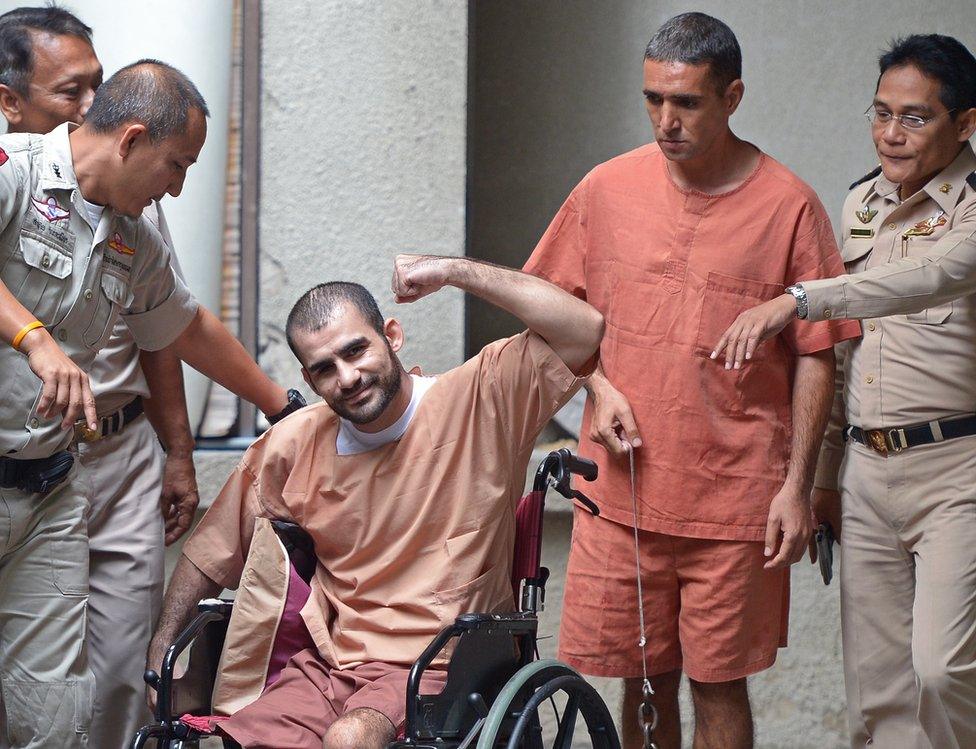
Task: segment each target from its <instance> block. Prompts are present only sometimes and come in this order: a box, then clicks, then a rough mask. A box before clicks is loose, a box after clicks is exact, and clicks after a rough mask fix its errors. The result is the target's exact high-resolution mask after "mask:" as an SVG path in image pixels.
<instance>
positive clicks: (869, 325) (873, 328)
mask: <svg viewBox="0 0 976 749" xmlns="http://www.w3.org/2000/svg"><path fill="white" fill-rule="evenodd" d="M877 327H878V326H877V325H875V324H874V323H873V322H869V323H868V330H870V331H874V330H876V329H877Z"/></svg>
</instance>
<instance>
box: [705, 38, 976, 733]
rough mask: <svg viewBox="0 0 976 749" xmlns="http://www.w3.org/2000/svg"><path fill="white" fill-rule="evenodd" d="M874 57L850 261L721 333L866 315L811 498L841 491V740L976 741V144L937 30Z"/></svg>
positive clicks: (963, 82) (950, 55)
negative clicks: (844, 714)
mask: <svg viewBox="0 0 976 749" xmlns="http://www.w3.org/2000/svg"><path fill="white" fill-rule="evenodd" d="M880 63H881V73H882V74H881V77H880V79H879V85H878V90H877V93H876V95H875V99H874V103H873V105H872V107H871V108H870V109H869V111H868V116H869V117H870V118H871V121H872V134H873V137H874V141H875V145H876V148H877V152H878V156H879V158H880V160H881V167H879V169H877V170H875V172H872V173H871V174H869V175H867V176H866V177H865V178H864V179H863V180H861V181H860V182H858V183H856V184H855V185H853V186H852V190H851V193H850V195H849V196H848V198H847V202H846V203H845V206H844V215H843V240H844V243H843V251H842V254H843V257H844V260H845V262H846V264H847V270H848V271H849V272H850V273H853V274H854V275H847V276H840V277H838V278H836V279H830V280H826V281H811V282H804V283H803V284H802V288H800V289H794V294H795V296H791V295H784V297H780V298H778V299H775V300H773V301H772V302H769V303H767V304H765V305H762V306H760V307H757V308H755V309H753V310H750V311H749V312H746V313H743V315H742V316H740V318H739V319H738V320H737V321H736V322H735V323H734V324H733V326H732V328H730V331H729V332H727V333H726V336H725V337H723V341H722V344H721V345H722V346H726V347H728V346H732V348H733V349H736V350H737V349H738V346H739V343H740V342H741V341H750V339H752V340H751V341H750V343H749V345H748V346H746V348H749V347H751V346H752V345H754V342H755V341H756V340H758V339H761V338H764V337H767V333H768V332H769V331H770V330H774V329H776V328H777V327H778V326H780V327H781V326H782V324H785V320H787V319H788V318H789V317H790V315H795V314H800V316H804V312H806V313H807V314H806V317H807V318H809V319H813V320H816V319H824V318H828V317H831V318H837V317H843V318H857V319H861V320H863V334H864V335H863V339H862V340H861V341H857V342H853V343H850V342H849V343H847V344H844V346H846V347H847V350H846V352H844V355H843V358H844V359H845V360H846V361H845V364H844V367H843V378H842V379H841V380H840V382H841V383H842V384H843V385H844V386H845V387H844V391H843V393H842V394H841V393H838V396H839V398H841V397H842V398H843V402H841V401H838V402H837V403H836V404H835V410H834V414H835V416H834V418H833V419H832V424H831V427H830V428H829V429H828V434H827V440H826V442H825V446H824V448H823V451H822V454H821V460H820V466H819V471H818V476H817V482H816V485H817V487H818V490H817V491H816V492H815V496H814V509H815V511H816V512H818V515H819V516H820V517H822V518H829V517H830V516H834V517H836V515H837V510H838V508H837V504H838V495H837V492H836V491H832V490H836V488H837V487H839V488H840V492H841V495H842V505H843V520H842V523H841V525H842V527H843V534H842V547H841V548H842V551H843V559H842V567H841V614H842V628H843V636H844V665H845V676H846V682H847V698H848V711H849V717H850V726H851V740H852V743H853V745H854V746H856V747H861V746H866V745H869V744H873V745H874V746H878V747H884V748H885V749H889V747H890V748H892V749H898V748H899V747H929V746H931V747H935V748H936V749H953V748H960V747H962V748H967V749H968V747H974V746H976V155H974V153H973V149H972V147H971V146H970V145H969V143H968V140H969V138H970V137H971V136H972V135H973V132H974V131H976V59H974V58H973V56H972V54H970V53H969V52H968V51H967V50H966V49H965V47H963V46H962V45H961V44H960V43H959V42H957V41H956V40H954V39H952V38H951V37H945V36H936V35H930V36H912V37H908V38H907V39H904V40H901V41H899V42H896V43H895V45H894V46H893V48H892V49H891V50H890V51H888V52H887V53H885V54H884V55H883V56H882V57H881V60H880ZM784 309H785V310H786V314H783V312H782V311H783V310H784ZM726 351H729V349H728V348H726ZM729 355H730V356H733V357H736V356H737V354H732V353H731V352H729ZM845 407H846V412H845ZM845 422H846V426H845ZM845 437H846V440H847V444H846V450H845V446H844V439H845ZM842 461H843V462H842ZM834 522H835V524H836V520H835V521H834Z"/></svg>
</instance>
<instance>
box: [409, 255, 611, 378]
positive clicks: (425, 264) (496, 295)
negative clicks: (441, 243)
mask: <svg viewBox="0 0 976 749" xmlns="http://www.w3.org/2000/svg"><path fill="white" fill-rule="evenodd" d="M443 286H454V287H457V288H459V289H462V290H464V291H466V292H468V293H470V294H474V295H475V296H478V297H480V298H482V299H484V300H485V301H487V302H490V303H491V304H494V305H495V306H496V307H499V308H500V309H503V310H505V311H506V312H509V313H510V314H513V315H515V316H516V317H517V318H519V319H520V320H521V321H522V322H523V323H525V325H526V327H528V328H529V330H531V331H532V332H534V333H536V334H538V335H539V336H541V337H542V338H544V339H545V341H546V343H548V344H549V346H550V348H552V350H553V351H555V352H556V355H557V356H558V357H559V358H560V359H562V360H563V362H564V363H565V364H566V366H567V367H568V368H569V369H570V370H572V371H573V372H576V373H579V372H580V371H581V370H582V369H583V368H584V366H585V365H586V364H587V362H589V361H590V360H591V359H592V358H593V355H594V354H595V353H596V350H597V348H598V347H599V345H600V340H601V338H602V337H603V315H601V314H600V313H599V312H597V311H596V310H595V309H594V308H593V307H591V306H590V305H589V304H587V303H586V302H584V301H582V300H580V299H577V298H576V297H574V296H573V295H572V294H568V293H567V292H565V291H563V290H562V289H560V288H559V287H557V286H554V285H553V284H551V283H549V282H548V281H544V280H543V279H541V278H537V277H535V276H530V275H528V274H527V273H523V272H522V271H518V270H513V269H511V268H504V267H502V266H498V265H492V264H490V263H485V262H481V261H477V260H471V259H469V258H458V257H441V256H436V255H399V256H397V258H396V261H395V267H394V272H393V293H394V294H395V295H396V300H397V302H400V303H405V302H414V301H416V300H418V299H420V298H421V297H424V296H426V295H427V294H431V293H433V292H435V291H437V290H438V289H440V288H442V287H443Z"/></svg>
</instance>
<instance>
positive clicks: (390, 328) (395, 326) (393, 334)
mask: <svg viewBox="0 0 976 749" xmlns="http://www.w3.org/2000/svg"><path fill="white" fill-rule="evenodd" d="M383 335H384V336H386V340H387V341H389V342H390V348H391V349H393V350H394V351H399V350H400V349H401V348H403V343H404V341H405V340H406V339H405V338H404V336H403V327H402V326H401V325H400V321H399V320H397V319H396V318H395V317H390V318H388V319H387V320H386V321H385V322H384V323H383Z"/></svg>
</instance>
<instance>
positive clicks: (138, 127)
mask: <svg viewBox="0 0 976 749" xmlns="http://www.w3.org/2000/svg"><path fill="white" fill-rule="evenodd" d="M142 141H145V142H147V143H148V142H149V133H148V132H147V131H146V126H145V125H143V124H142V123H140V122H133V123H132V124H131V125H128V126H126V128H125V130H123V131H122V136H121V137H120V139H119V158H122V159H125V158H126V157H127V156H128V155H129V154H130V153H132V149H133V148H134V147H135V146H136V144H137V143H140V142H142Z"/></svg>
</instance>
